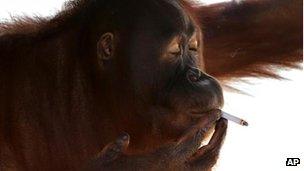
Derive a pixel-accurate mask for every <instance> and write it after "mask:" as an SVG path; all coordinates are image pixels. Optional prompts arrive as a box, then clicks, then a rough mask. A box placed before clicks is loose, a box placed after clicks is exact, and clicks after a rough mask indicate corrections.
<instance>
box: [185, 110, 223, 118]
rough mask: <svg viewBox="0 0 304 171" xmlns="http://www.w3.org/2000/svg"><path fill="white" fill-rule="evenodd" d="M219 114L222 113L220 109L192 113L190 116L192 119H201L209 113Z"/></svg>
mask: <svg viewBox="0 0 304 171" xmlns="http://www.w3.org/2000/svg"><path fill="white" fill-rule="evenodd" d="M217 112H220V113H221V112H222V111H221V110H220V109H210V110H205V111H191V112H190V113H189V116H191V117H192V118H201V117H203V116H204V115H205V114H207V113H214V114H216V113H217Z"/></svg>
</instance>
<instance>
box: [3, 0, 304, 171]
mask: <svg viewBox="0 0 304 171" xmlns="http://www.w3.org/2000/svg"><path fill="white" fill-rule="evenodd" d="M183 3H184V5H185V6H184V7H185V8H187V11H188V12H189V13H190V12H191V13H193V14H192V15H193V16H195V17H196V21H197V22H198V23H201V24H202V26H201V27H202V30H203V33H204V38H203V39H204V45H203V46H204V59H205V67H206V71H207V73H209V74H211V75H213V76H215V77H216V78H218V79H219V80H221V81H225V80H229V79H231V78H233V77H240V76H264V77H275V78H279V76H277V75H276V74H275V73H274V70H270V69H269V68H267V66H268V65H269V64H274V65H278V66H280V67H297V65H296V64H297V63H299V62H302V1H298V0H292V1H287V0H277V1H275V0H260V1H258V0H248V1H246V2H244V3H241V4H235V3H222V4H217V5H212V6H197V5H196V6H195V5H193V4H188V3H187V2H183ZM132 5H137V4H136V3H134V4H130V6H132ZM88 9H90V10H88ZM94 9H95V8H94V7H92V6H90V3H88V1H86V0H82V1H74V2H70V3H69V4H67V6H66V9H65V10H64V11H62V12H60V13H59V14H57V15H56V16H55V17H54V18H52V19H42V18H20V19H15V21H14V22H13V23H2V24H0V170H2V169H4V170H9V169H12V170H79V169H80V168H81V167H84V165H85V163H87V162H89V161H90V160H92V159H93V158H94V157H95V156H96V155H97V154H98V153H99V152H100V151H101V149H102V148H103V147H104V146H105V145H106V144H108V143H109V142H112V141H114V140H115V139H116V137H117V136H118V135H119V133H121V131H124V130H127V131H128V133H129V134H130V138H131V144H130V146H131V147H132V149H134V151H136V149H137V148H138V149H140V150H142V149H143V148H144V147H143V146H147V147H148V149H153V148H156V147H159V145H160V144H162V143H164V144H165V143H167V141H168V140H166V139H161V138H160V139H156V138H155V137H153V136H152V135H151V136H152V137H153V138H147V136H146V134H148V135H149V134H150V133H151V132H150V129H151V127H152V126H151V125H149V121H147V118H146V117H145V116H144V115H139V116H138V117H134V115H132V112H134V111H138V108H141V107H142V108H144V107H145V106H141V105H138V102H137V101H136V100H134V99H132V98H134V97H133V96H132V95H130V94H129V93H128V92H129V87H128V85H130V84H131V83H132V81H134V80H122V81H120V80H114V81H112V82H100V80H109V79H111V77H112V76H113V73H112V72H110V71H108V72H104V71H103V70H100V68H99V67H98V65H97V63H98V62H97V61H96V59H94V58H93V56H94V55H96V51H95V49H94V48H96V46H95V45H94V42H95V41H96V40H97V39H98V38H99V37H100V36H101V34H102V32H107V31H108V30H102V32H99V31H100V30H97V28H95V27H98V26H97V25H94V24H95V23H94V22H87V21H88V18H86V17H88V16H91V15H94ZM107 12H108V11H107ZM129 12H130V11H122V13H126V15H127V14H128V13H129ZM134 13H135V12H134ZM94 19H95V18H94ZM94 19H93V20H94ZM97 19H98V17H97V18H96V21H97ZM93 20H91V21H93ZM126 22H128V21H126ZM96 23H97V22H96ZM107 23H110V22H109V21H107V20H105V23H100V24H101V25H102V24H107ZM109 27H111V26H109ZM113 27H114V26H113ZM101 29H102V28H101ZM125 29H126V31H125V32H124V33H125V34H126V33H128V31H130V30H129V29H131V30H132V28H125ZM124 36H126V37H127V36H128V34H126V35H123V36H122V37H121V38H122V39H124ZM83 42H85V43H83ZM91 45H94V46H91ZM119 51H124V49H119ZM127 62H128V60H127V59H126V61H124V60H122V61H119V66H120V68H115V72H117V71H125V70H130V68H126V65H125V63H127ZM111 71H112V70H111ZM113 71H114V69H113ZM117 73H118V74H119V78H125V77H127V76H126V74H127V73H124V72H117ZM117 79H118V78H117ZM120 82H123V83H124V84H123V85H118V84H117V83H120ZM130 82H131V83H130ZM129 83H130V84H129ZM120 94H122V95H124V96H123V97H120V96H119V95H120ZM124 97H128V99H124ZM126 101H127V102H128V103H126ZM99 106H102V107H103V108H102V109H100V108H99ZM121 110H124V111H121ZM122 114H124V115H122ZM223 127H225V126H223ZM151 134H152V133H151ZM221 134H224V133H219V136H220V135H221ZM222 136H223V135H222ZM216 145H217V146H220V144H219V143H216ZM145 148H146V147H145ZM140 150H139V151H140ZM217 155H218V151H216V152H213V153H208V156H207V157H205V158H204V160H203V163H206V164H205V166H204V168H205V169H206V170H208V169H210V168H211V167H212V166H213V165H214V162H215V161H216V160H213V159H214V158H217ZM208 157H209V158H208ZM211 159H212V160H211ZM140 162H142V161H141V158H139V159H138V160H137V163H140ZM121 163H124V162H121ZM151 163H153V162H151ZM151 163H144V162H143V163H141V164H142V165H145V164H146V165H148V164H151ZM134 165H135V164H134V163H131V164H130V165H129V166H130V168H132V167H133V166H134ZM118 166H119V165H118ZM122 166H123V167H124V165H123V164H122ZM110 168H111V167H110ZM114 168H115V167H114ZM134 168H135V166H134ZM160 168H161V167H158V168H157V169H160ZM163 169H165V168H163ZM174 169H176V168H172V170H174ZM180 169H183V168H182V167H180Z"/></svg>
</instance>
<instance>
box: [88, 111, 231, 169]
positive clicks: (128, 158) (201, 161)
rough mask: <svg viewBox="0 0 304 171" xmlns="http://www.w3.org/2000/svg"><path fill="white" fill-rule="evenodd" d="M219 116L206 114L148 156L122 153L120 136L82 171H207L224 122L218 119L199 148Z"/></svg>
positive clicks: (125, 138) (215, 154)
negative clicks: (178, 136) (212, 131)
mask: <svg viewBox="0 0 304 171" xmlns="http://www.w3.org/2000/svg"><path fill="white" fill-rule="evenodd" d="M218 118H219V115H214V113H213V114H208V116H207V115H206V117H204V118H202V119H200V120H199V121H198V123H197V124H195V125H193V126H192V127H191V128H189V130H187V131H186V132H185V134H184V135H182V136H181V137H180V138H179V139H178V140H177V141H176V142H173V143H169V144H167V145H164V146H163V147H161V148H159V149H157V150H156V151H154V152H152V153H150V154H144V155H128V154H126V153H125V150H126V148H127V146H128V142H129V136H128V135H127V134H124V135H122V136H120V137H119V138H118V139H117V140H116V141H115V142H114V143H110V144H109V145H107V146H106V147H105V148H104V149H103V150H102V152H101V154H100V155H99V156H98V158H97V159H96V160H94V161H93V162H92V163H90V165H89V167H88V168H87V169H85V170H90V171H93V170H174V171H176V170H210V169H211V168H212V167H213V165H214V164H215V163H216V160H217V157H218V154H219V150H220V147H221V144H222V142H223V140H224V137H225V132H226V128H227V121H226V120H223V119H220V120H219V121H218V122H217V125H216V131H215V133H214V135H213V137H212V139H211V140H210V142H209V144H208V145H206V146H204V147H202V148H200V149H199V146H200V143H201V141H202V139H203V138H204V137H205V134H206V131H207V130H208V129H209V128H210V127H211V126H212V125H213V124H214V123H215V122H216V121H217V120H218Z"/></svg>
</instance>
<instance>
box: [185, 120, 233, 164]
mask: <svg viewBox="0 0 304 171" xmlns="http://www.w3.org/2000/svg"><path fill="white" fill-rule="evenodd" d="M226 132H227V120H226V119H223V118H221V119H220V120H219V121H218V122H217V124H216V127H215V132H214V134H213V136H212V138H211V139H210V141H209V143H208V144H207V145H206V146H203V147H201V148H200V149H199V150H198V151H197V152H196V153H195V154H194V155H193V156H191V158H189V160H188V161H189V162H193V163H199V164H204V163H209V164H210V163H214V164H215V162H216V160H217V158H218V155H219V152H220V149H221V146H222V143H223V141H224V139H225V136H226Z"/></svg>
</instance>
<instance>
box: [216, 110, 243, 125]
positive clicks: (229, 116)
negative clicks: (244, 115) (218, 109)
mask: <svg viewBox="0 0 304 171" xmlns="http://www.w3.org/2000/svg"><path fill="white" fill-rule="evenodd" d="M222 118H225V119H227V120H229V121H233V122H235V123H237V124H240V125H242V126H248V122H246V121H245V120H243V119H241V118H238V117H236V116H233V115H231V114H229V113H226V112H224V111H222Z"/></svg>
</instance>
